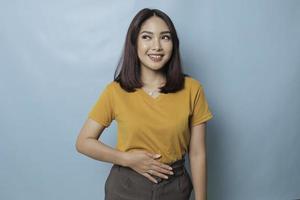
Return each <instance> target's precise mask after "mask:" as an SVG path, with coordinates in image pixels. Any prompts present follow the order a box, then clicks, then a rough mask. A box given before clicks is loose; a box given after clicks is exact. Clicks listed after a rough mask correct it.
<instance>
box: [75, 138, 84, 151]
mask: <svg viewBox="0 0 300 200" xmlns="http://www.w3.org/2000/svg"><path fill="white" fill-rule="evenodd" d="M75 149H76V151H77V152H79V153H82V141H80V140H78V139H77V141H76V143H75Z"/></svg>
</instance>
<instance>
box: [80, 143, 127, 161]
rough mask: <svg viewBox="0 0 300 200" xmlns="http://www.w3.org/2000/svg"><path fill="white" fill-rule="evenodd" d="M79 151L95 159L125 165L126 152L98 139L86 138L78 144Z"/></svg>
mask: <svg viewBox="0 0 300 200" xmlns="http://www.w3.org/2000/svg"><path fill="white" fill-rule="evenodd" d="M76 148H77V151H78V152H80V153H82V154H84V155H86V156H88V157H90V158H93V159H95V160H99V161H103V162H108V163H113V164H118V165H121V166H125V155H126V152H122V151H119V150H116V149H113V148H111V147H110V146H108V145H106V144H104V143H102V142H101V141H99V140H96V139H85V140H84V141H82V142H81V143H80V144H78V145H77V146H76Z"/></svg>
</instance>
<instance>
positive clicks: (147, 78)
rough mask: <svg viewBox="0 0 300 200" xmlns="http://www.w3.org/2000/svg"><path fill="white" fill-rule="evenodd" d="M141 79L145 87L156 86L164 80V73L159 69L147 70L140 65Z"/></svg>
mask: <svg viewBox="0 0 300 200" xmlns="http://www.w3.org/2000/svg"><path fill="white" fill-rule="evenodd" d="M141 79H142V82H143V84H144V86H146V87H156V86H158V85H160V84H162V83H164V82H165V80H166V78H165V75H164V74H163V73H162V72H160V71H155V70H149V69H147V68H145V67H141Z"/></svg>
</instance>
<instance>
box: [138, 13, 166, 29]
mask: <svg viewBox="0 0 300 200" xmlns="http://www.w3.org/2000/svg"><path fill="white" fill-rule="evenodd" d="M142 31H151V32H162V31H170V29H169V27H168V25H167V24H166V22H165V21H164V20H163V19H161V18H159V17H157V16H152V17H150V18H149V19H147V20H146V21H145V22H144V23H143V24H142V26H141V29H140V32H142Z"/></svg>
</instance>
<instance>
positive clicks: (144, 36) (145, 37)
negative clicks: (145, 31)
mask: <svg viewBox="0 0 300 200" xmlns="http://www.w3.org/2000/svg"><path fill="white" fill-rule="evenodd" d="M147 38H150V36H149V35H142V39H147Z"/></svg>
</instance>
